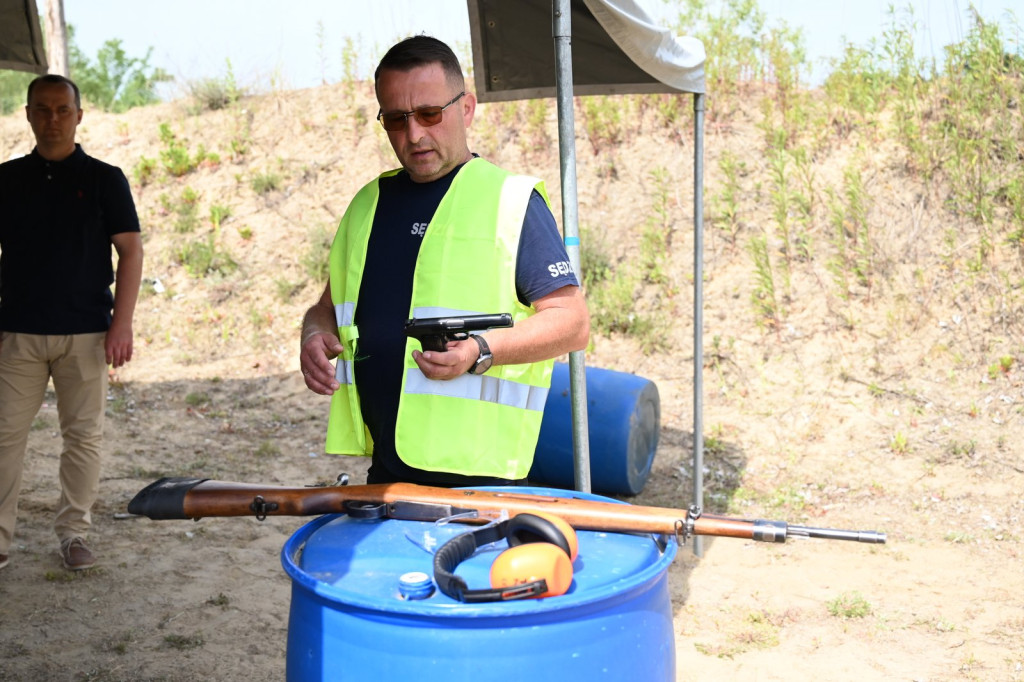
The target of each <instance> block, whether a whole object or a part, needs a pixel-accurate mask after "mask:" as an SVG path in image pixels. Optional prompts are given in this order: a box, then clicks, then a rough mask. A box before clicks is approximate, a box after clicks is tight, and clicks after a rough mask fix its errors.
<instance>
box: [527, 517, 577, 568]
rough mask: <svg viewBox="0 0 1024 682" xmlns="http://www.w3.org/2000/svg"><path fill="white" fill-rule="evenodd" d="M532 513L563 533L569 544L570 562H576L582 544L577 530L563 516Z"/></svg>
mask: <svg viewBox="0 0 1024 682" xmlns="http://www.w3.org/2000/svg"><path fill="white" fill-rule="evenodd" d="M530 513H531V514H533V515H534V516H539V517H541V518H542V519H546V520H548V521H550V522H551V523H552V525H554V526H555V528H557V529H558V530H560V531H562V535H564V536H565V540H566V542H568V543H569V561H570V562H572V561H576V556H577V555H578V554H579V551H580V543H579V540H578V539H577V537H576V531H575V529H573V527H572V526H570V525H569V522H568V521H566V520H565V519H563V518H562V517H561V516H556V515H555V514H550V513H548V512H542V511H531V512H530Z"/></svg>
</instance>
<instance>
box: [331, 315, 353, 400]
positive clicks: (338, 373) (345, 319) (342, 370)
mask: <svg viewBox="0 0 1024 682" xmlns="http://www.w3.org/2000/svg"><path fill="white" fill-rule="evenodd" d="M355 310H356V304H355V303H351V302H349V303H338V304H336V305H335V306H334V319H335V321H336V322H337V323H338V326H339V327H351V326H352V323H353V321H354V318H355V315H354V313H355ZM334 378H335V379H336V380H337V382H338V383H339V384H341V385H343V386H344V385H348V384H354V383H355V381H356V378H355V375H354V374H353V372H352V361H351V360H342V359H341V358H338V362H337V364H336V365H335V367H334Z"/></svg>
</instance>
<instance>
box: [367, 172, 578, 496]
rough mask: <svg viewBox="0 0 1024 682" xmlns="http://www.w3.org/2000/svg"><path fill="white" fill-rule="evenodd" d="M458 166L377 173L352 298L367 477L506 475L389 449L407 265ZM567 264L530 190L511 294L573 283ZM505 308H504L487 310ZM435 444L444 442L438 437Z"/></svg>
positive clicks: (420, 479) (529, 295) (450, 479)
mask: <svg viewBox="0 0 1024 682" xmlns="http://www.w3.org/2000/svg"><path fill="white" fill-rule="evenodd" d="M461 169H462V166H459V167H458V168H456V169H455V170H453V171H452V172H451V173H449V174H448V175H446V176H444V177H443V178H440V179H438V180H435V181H434V182H428V183H417V182H413V181H412V180H411V179H410V178H409V174H408V173H406V172H405V171H401V172H399V173H398V174H396V175H393V176H390V177H387V178H382V179H381V180H380V181H379V182H380V197H379V200H378V202H377V212H376V214H375V215H374V219H373V228H372V230H371V232H370V240H369V244H368V247H367V254H366V264H365V267H364V269H363V281H362V284H361V285H360V289H359V292H360V293H359V300H358V302H357V304H356V317H355V323H356V325H357V326H358V328H359V342H358V345H357V348H356V358H355V363H354V369H355V378H356V385H357V386H358V387H359V400H360V403H361V406H362V411H363V420H364V421H365V422H366V425H367V427H368V428H369V430H370V433H371V435H372V437H373V443H374V447H373V461H372V463H371V465H370V472H369V476H368V478H367V481H368V482H370V483H387V482H392V481H407V482H413V483H423V484H427V485H438V486H459V485H500V484H503V483H507V482H508V481H505V480H502V479H494V478H488V477H477V476H459V475H456V474H447V473H443V472H431V471H423V470H421V469H415V468H412V467H410V466H409V465H407V464H406V463H405V462H403V461H402V460H401V459H400V458H399V457H398V453H397V452H396V451H395V419H396V416H397V415H398V401H399V397H400V394H401V390H402V372H403V367H404V356H405V341H406V337H405V332H404V325H405V321H406V319H408V315H409V306H410V304H411V303H412V280H413V271H414V269H415V267H416V258H417V256H418V254H419V249H420V244H422V243H423V235H424V234H425V232H426V229H427V225H428V224H429V223H430V220H431V218H433V216H434V212H435V211H436V210H437V207H438V205H439V204H440V203H441V199H442V198H443V197H444V195H445V193H446V192H447V191H448V188H449V187H451V183H452V181H453V180H454V179H455V175H456V173H458V172H459V170H461ZM578 284H579V282H578V281H577V279H576V275H575V274H574V273H573V272H572V268H571V267H569V257H568V255H567V254H566V251H565V246H564V245H563V243H562V238H561V235H560V234H559V231H558V226H557V225H556V224H555V219H554V216H553V215H551V210H550V209H549V208H548V206H547V204H546V203H545V202H544V199H543V198H542V197H541V196H540V194H538V193H537V192H536V191H534V193H533V195H532V196H531V197H530V203H529V206H528V207H527V211H526V217H525V218H524V220H523V230H522V234H521V236H520V241H519V252H518V255H517V260H516V293H517V295H518V296H519V300H520V301H522V302H523V303H524V304H526V305H529V304H530V303H532V302H533V301H536V300H537V299H539V298H543V297H544V296H546V295H548V294H550V293H552V292H553V291H555V290H557V289H560V288H562V287H564V286H567V285H578ZM493 312H507V311H493ZM437 447H444V444H443V443H438V444H437Z"/></svg>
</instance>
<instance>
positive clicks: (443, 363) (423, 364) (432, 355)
mask: <svg viewBox="0 0 1024 682" xmlns="http://www.w3.org/2000/svg"><path fill="white" fill-rule="evenodd" d="M412 357H413V360H415V361H416V364H417V366H419V368H420V370H421V371H422V372H423V375H424V376H426V377H427V378H428V379H440V380H448V379H454V378H455V377H460V376H462V375H463V374H465V373H466V372H467V371H468V370H469V368H470V367H472V366H473V363H474V362H476V359H477V358H478V357H480V346H479V345H478V344H477V342H476V341H474V340H473V339H466V340H465V341H449V342H448V349H447V350H446V351H444V352H443V353H442V352H439V351H436V350H428V351H418V350H414V351H413V352H412Z"/></svg>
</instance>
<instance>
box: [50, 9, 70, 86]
mask: <svg viewBox="0 0 1024 682" xmlns="http://www.w3.org/2000/svg"><path fill="white" fill-rule="evenodd" d="M45 23H46V52H47V57H48V59H47V61H49V63H50V73H55V74H58V75H61V76H64V77H65V78H67V77H69V76H70V75H71V73H70V71H69V70H68V29H67V26H66V25H65V23H64V0H46V21H45Z"/></svg>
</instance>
